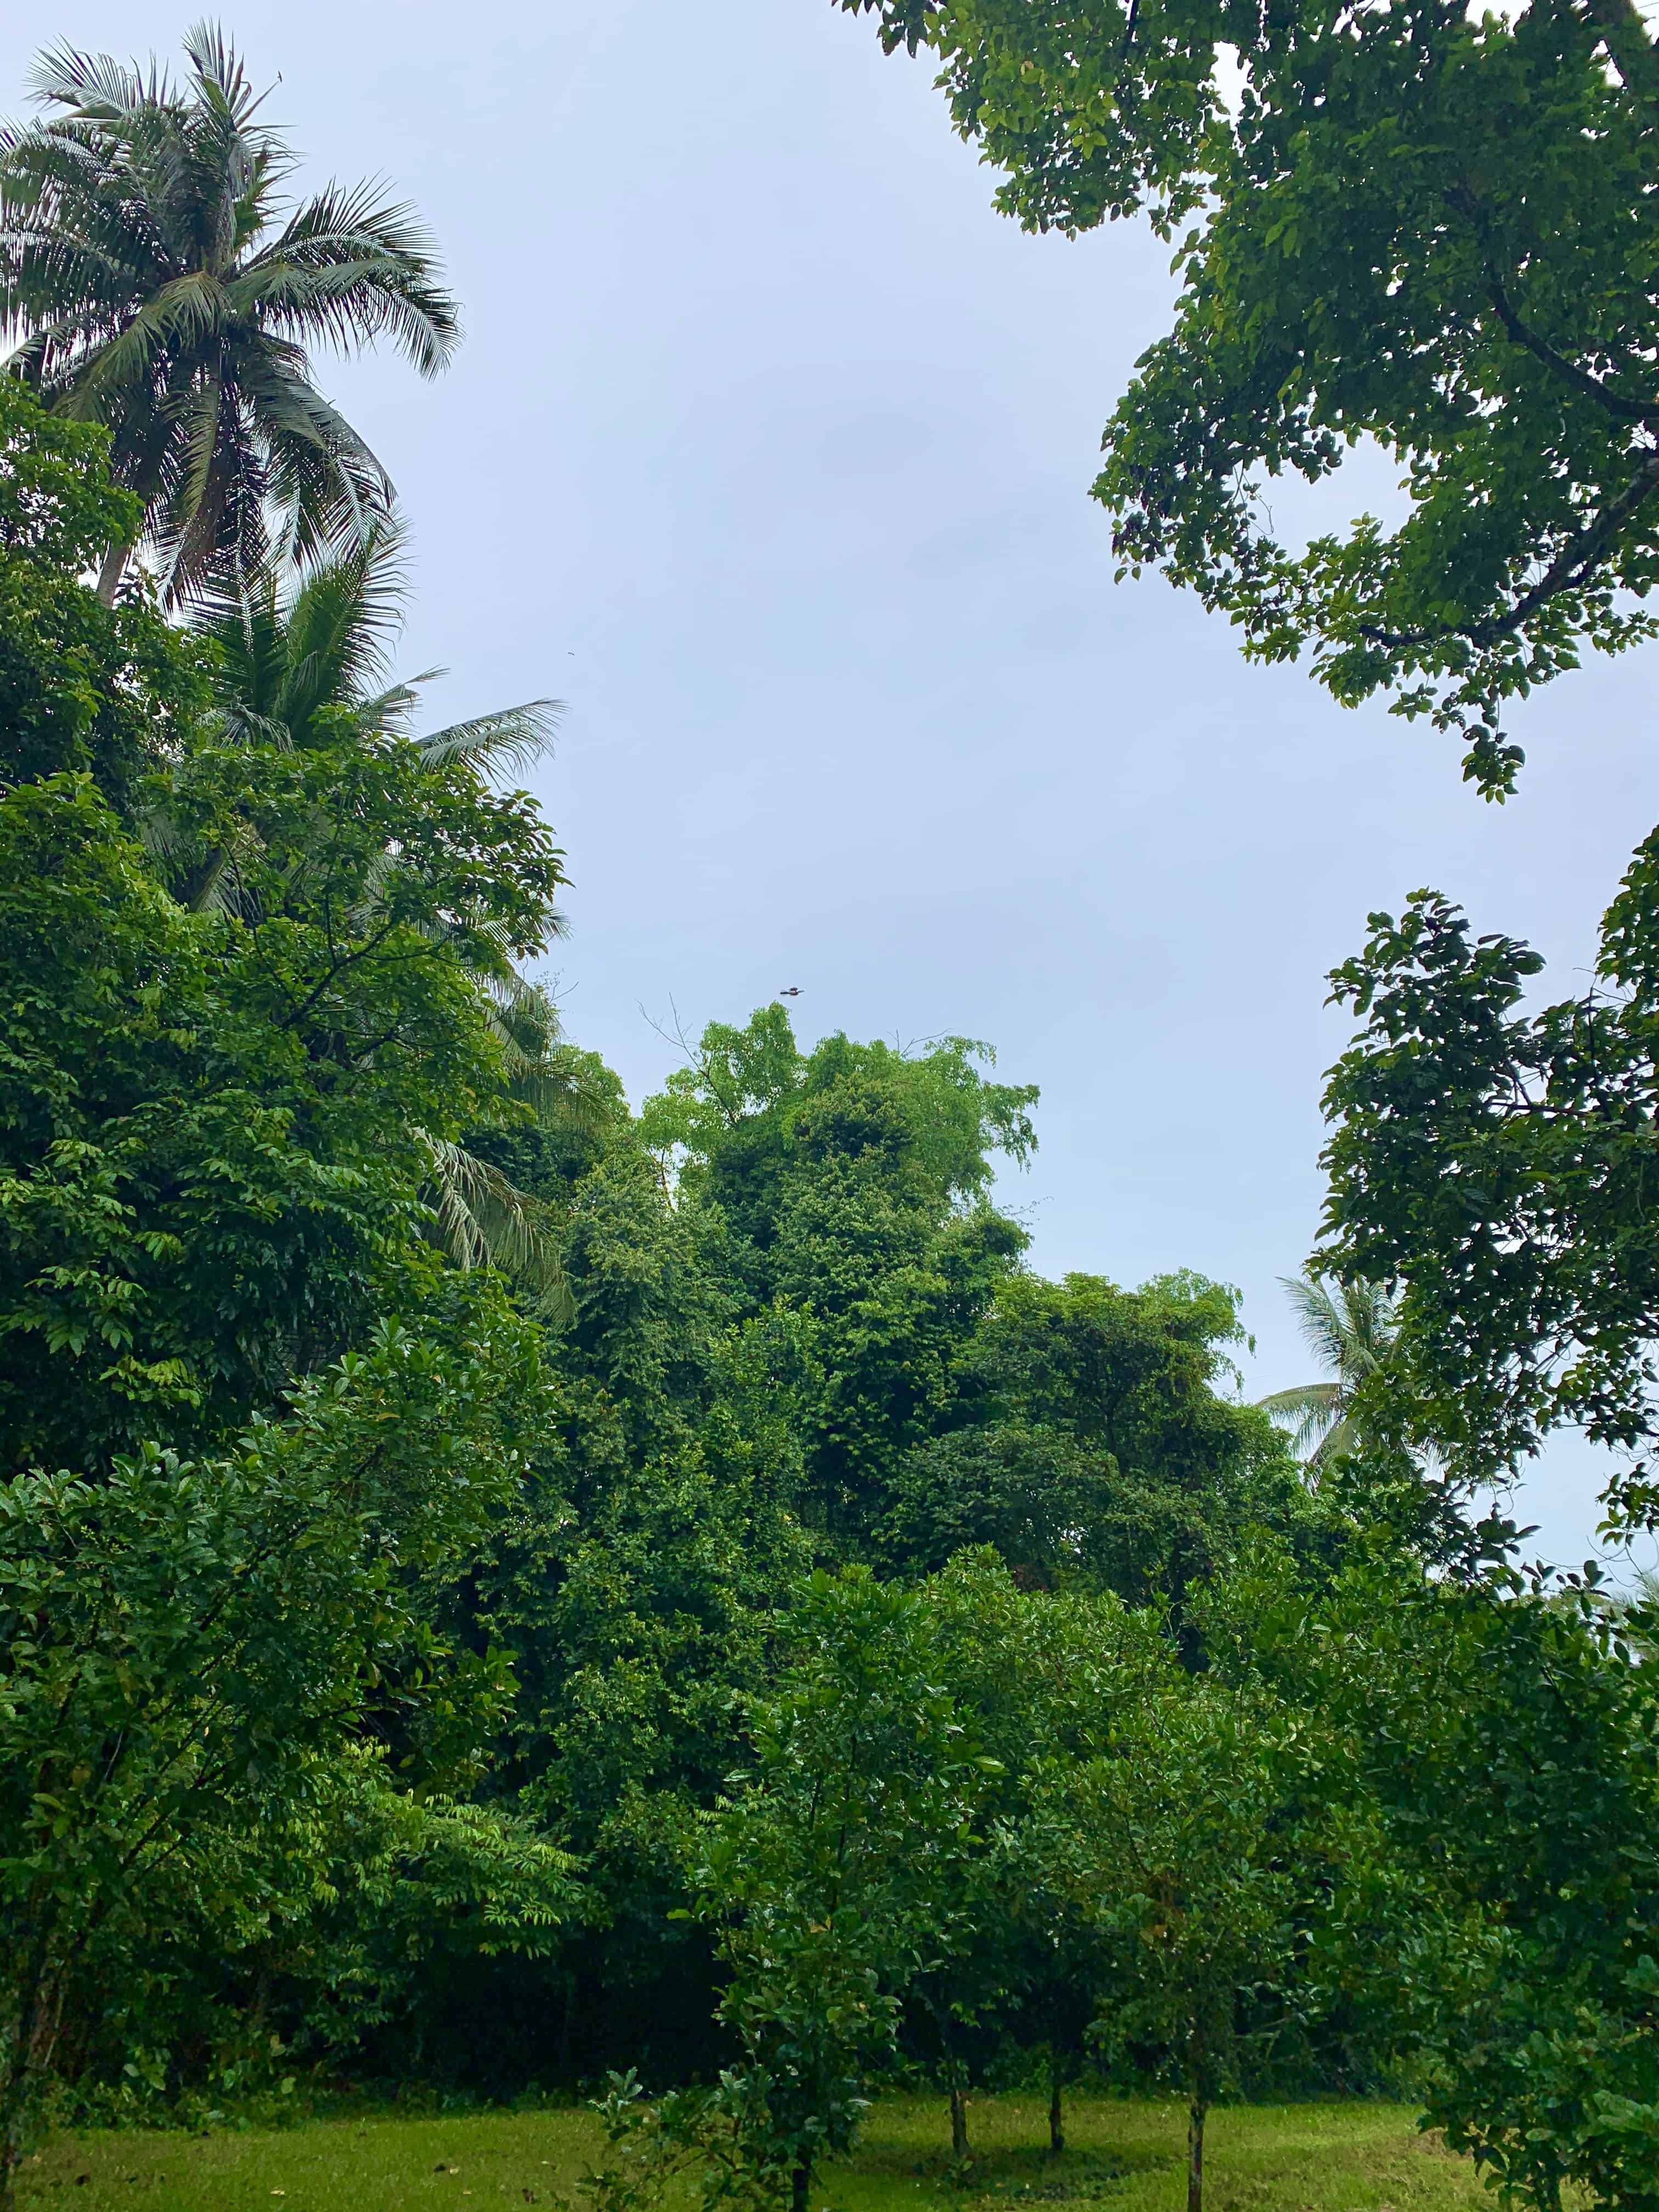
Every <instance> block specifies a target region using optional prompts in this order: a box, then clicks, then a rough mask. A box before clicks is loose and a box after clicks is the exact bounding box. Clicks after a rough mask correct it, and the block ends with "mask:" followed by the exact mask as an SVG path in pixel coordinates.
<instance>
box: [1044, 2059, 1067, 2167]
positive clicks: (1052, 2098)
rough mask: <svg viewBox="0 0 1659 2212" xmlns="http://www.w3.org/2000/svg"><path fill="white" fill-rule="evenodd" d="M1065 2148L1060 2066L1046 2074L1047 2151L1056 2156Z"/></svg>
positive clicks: (1064, 2115)
mask: <svg viewBox="0 0 1659 2212" xmlns="http://www.w3.org/2000/svg"><path fill="white" fill-rule="evenodd" d="M1065 2148H1066V2112H1065V2107H1064V2106H1063V2105H1062V2104H1061V2102H1060V2068H1059V2067H1058V2065H1056V2066H1055V2067H1054V2069H1052V2071H1051V2072H1050V2074H1049V2075H1048V2153H1049V2155H1050V2157H1052V2158H1058V2157H1059V2156H1060V2153H1061V2151H1063V2150H1064V2149H1065Z"/></svg>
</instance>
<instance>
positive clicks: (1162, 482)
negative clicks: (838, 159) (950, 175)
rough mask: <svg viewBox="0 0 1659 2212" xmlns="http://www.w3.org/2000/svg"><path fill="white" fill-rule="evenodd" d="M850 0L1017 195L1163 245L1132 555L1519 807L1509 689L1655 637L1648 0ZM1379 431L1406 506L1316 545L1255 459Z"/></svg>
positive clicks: (1655, 64) (1311, 451)
mask: <svg viewBox="0 0 1659 2212" xmlns="http://www.w3.org/2000/svg"><path fill="white" fill-rule="evenodd" d="M839 4H840V5H842V7H844V8H847V9H853V10H855V11H856V10H861V9H869V10H870V11H872V12H873V13H874V14H876V15H877V16H878V19H879V22H880V27H881V32H882V36H883V39H884V43H885V44H886V45H887V46H888V47H889V48H890V49H891V48H892V47H894V46H899V45H907V46H908V47H909V48H910V50H911V51H912V52H915V50H916V49H917V48H918V47H921V46H926V47H927V48H928V49H930V50H931V51H932V52H933V53H934V54H936V55H937V56H938V58H939V63H940V64H941V74H940V78H939V82H940V84H941V86H942V87H943V88H944V89H945V92H946V93H947V94H948V96H949V99H950V103H951V114H952V117H953V118H954V120H955V122H956V125H957V129H958V130H959V131H961V132H962V133H963V136H964V137H967V138H968V139H969V140H970V141H971V142H973V143H975V144H976V145H977V146H979V147H980V148H981V149H982V151H983V154H984V156H985V158H986V160H987V161H989V162H990V163H992V164H993V165H994V167H997V168H999V169H1000V170H1001V171H1002V172H1003V173H1004V176H1005V179H1006V181H1005V182H1004V183H1003V184H1002V185H1001V187H1000V190H999V192H998V194H997V202H998V205H999V206H1000V208H1001V209H1002V210H1004V211H1005V212H1006V213H1008V214H1011V215H1013V216H1016V217H1017V218H1018V220H1019V221H1020V222H1022V223H1024V224H1025V225H1026V226H1027V227H1028V228H1032V229H1042V230H1046V229H1048V228H1058V229H1060V230H1063V231H1066V232H1067V233H1075V232H1078V231H1081V230H1086V229H1090V228H1093V227H1094V226H1095V225H1097V224H1098V223H1100V222H1104V221H1106V220H1108V219H1116V218H1118V217H1121V216H1133V215H1135V214H1137V213H1139V212H1142V211H1145V212H1146V213H1148V214H1149V215H1150V216H1151V219H1152V224H1153V227H1154V228H1155V229H1156V230H1157V232H1158V234H1159V235H1160V236H1161V237H1164V238H1166V239H1173V238H1179V240H1180V246H1179V252H1178V255H1177V267H1178V269H1179V270H1180V272H1181V275H1182V280H1183V289H1182V295H1181V298H1180V301H1179V303H1178V306H1177V307H1176V318H1175V325H1174V328H1173V329H1172V330H1171V331H1170V334H1169V335H1168V336H1167V337H1164V338H1162V339H1161V340H1159V341H1158V343H1157V344H1155V345H1154V346H1152V348H1151V349H1150V350H1149V351H1148V352H1147V353H1146V355H1145V356H1143V357H1142V359H1141V362H1140V363H1139V371H1138V374H1136V376H1135V378H1134V380H1133V382H1132V384H1131V385H1130V386H1129V388H1128V390H1127V392H1126V393H1125V394H1124V396H1123V398H1122V399H1121V401H1120V402H1119V404H1118V406H1117V409H1116V411H1115V414H1114V415H1113V416H1112V418H1111V421H1110V422H1109V426H1108V428H1107V431H1106V436H1105V453H1106V461H1105V466H1104V468H1103V471H1102V472H1101V474H1100V476H1099V477H1098V478H1097V481H1096V483H1095V487H1094V489H1095V494H1096V496H1097V498H1099V499H1100V500H1101V501H1102V502H1103V504H1104V506H1105V507H1106V508H1107V510H1108V512H1109V513H1110V515H1111V516H1112V518H1113V521H1114V525H1115V546H1116V550H1117V552H1118V555H1119V557H1120V560H1121V564H1122V566H1121V571H1120V573H1122V572H1124V571H1127V570H1130V569H1133V570H1136V571H1138V570H1139V568H1141V566H1142V565H1143V564H1146V565H1150V566H1152V567H1155V568H1160V569H1162V570H1163V571H1164V574H1166V575H1168V576H1169V577H1170V580H1172V581H1174V582H1176V583H1177V584H1183V585H1186V586H1190V587H1191V588H1192V589H1194V590H1195V591H1196V592H1198V594H1199V596H1200V599H1202V600H1203V601H1204V603H1205V605H1206V606H1209V607H1212V608H1214V609H1217V610H1218V611H1221V612H1223V613H1225V614H1226V615H1227V616H1228V617H1229V618H1230V620H1231V622H1232V623H1234V624H1235V625H1236V626H1237V628H1238V629H1240V630H1241V632H1242V633H1243V641H1244V647H1245V651H1246V652H1247V653H1249V654H1250V655H1251V656H1253V657H1254V658H1256V659H1262V660H1269V661H1276V660H1285V659H1295V658H1297V656H1298V655H1299V654H1301V653H1304V652H1307V653H1310V654H1311V656H1312V659H1313V666H1314V671H1315V673H1316V675H1317V676H1318V677H1319V678H1320V680H1321V681H1322V683H1323V684H1325V685H1326V686H1327V687H1328V690H1330V691H1331V693H1332V694H1333V696H1334V697H1335V698H1337V699H1338V700H1339V701H1340V702H1343V703H1344V704H1345V705H1352V704H1354V703H1357V702H1358V701H1360V700H1362V699H1364V698H1367V697H1369V696H1371V695H1372V694H1373V693H1375V692H1376V691H1378V690H1389V689H1391V690H1393V691H1394V693H1395V711H1396V712H1398V713H1401V714H1406V715H1408V716H1410V715H1418V714H1432V715H1433V717H1434V719H1435V720H1436V722H1437V724H1438V725H1439V726H1442V727H1455V728H1458V729H1461V730H1462V732H1464V734H1465V736H1466V737H1467V738H1468V740H1469V750H1468V757H1467V761H1466V763H1465V773H1466V774H1467V775H1469V776H1471V777H1473V778H1474V780H1475V781H1476V782H1477V783H1478V784H1479V785H1480V787H1481V788H1482V790H1484V791H1485V792H1486V793H1487V794H1488V795H1489V796H1500V797H1501V796H1502V795H1503V793H1504V792H1505V791H1507V790H1508V789H1509V788H1510V786H1511V785H1512V783H1513V781H1514V776H1515V773H1516V768H1517V767H1518V765H1519V763H1520V760H1521V754H1520V752H1519V750H1518V749H1517V748H1516V746H1514V745H1513V744H1509V743H1507V742H1505V740H1504V738H1503V736H1502V735H1501V733H1500V732H1499V728H1498V716H1499V714H1500V710H1501V708H1502V707H1503V704H1504V702H1505V701H1506V700H1509V699H1512V698H1514V697H1516V696H1523V695H1524V694H1525V693H1526V692H1527V691H1528V690H1529V689H1530V688H1531V687H1532V686H1533V685H1534V684H1538V683H1541V682H1542V681H1544V680H1545V679H1546V678H1550V677H1553V676H1554V675H1556V674H1557V673H1559V671H1561V670H1563V669H1565V668H1570V667H1571V666H1573V665H1575V663H1576V661H1577V656H1578V653H1579V650H1580V648H1581V647H1582V646H1583V645H1584V644H1585V643H1589V644H1591V645H1594V646H1596V647H1601V648H1602V649H1605V650H1607V651H1617V650H1620V649H1621V648H1622V647H1627V646H1630V645H1632V644H1634V643H1635V642H1636V641H1638V640H1641V639H1644V638H1647V637H1650V636H1651V635H1653V634H1654V618H1653V617H1652V616H1650V614H1648V613H1647V612H1645V611H1644V610H1643V609H1642V608H1641V607H1640V606H1639V605H1632V597H1631V595H1632V594H1633V595H1634V596H1635V598H1636V599H1640V598H1641V597H1642V596H1643V595H1644V594H1645V593H1646V592H1647V591H1648V590H1649V589H1650V587H1651V586H1652V585H1653V584H1654V582H1655V581H1656V580H1659V498H1656V497H1655V494H1656V491H1659V404H1656V401H1655V398H1654V394H1653V389H1652V377H1651V374H1650V364H1651V361H1652V356H1653V350H1654V347H1655V344H1656V342H1659V294H1656V291H1655V288H1654V284H1653V270H1654V266H1655V258H1656V253H1659V202H1656V196H1655V194H1654V192H1653V190H1652V183H1653V175H1654V167H1655V162H1656V158H1659V53H1656V50H1655V48H1654V46H1653V45H1652V43H1651V40H1650V36H1649V33H1648V31H1647V29H1646V28H1645V27H1644V23H1643V21H1642V18H1641V16H1640V15H1639V14H1638V10H1637V9H1636V8H1635V6H1634V5H1633V4H1632V0H1529V4H1528V5H1524V6H1521V7H1517V8H1512V9H1510V8H1506V9H1501V10H1499V9H1493V10H1490V11H1474V10H1471V9H1466V8H1464V7H1462V6H1459V5H1455V4H1448V0H1404V4H1401V5H1399V6H1390V7H1388V8H1374V7H1370V6H1367V5H1364V4H1360V0H1338V4H1336V5H1334V6H1330V7H1326V6H1322V5H1316V4H1314V0H1290V4H1288V5H1286V6H1284V7H1274V8H1271V9H1263V8H1261V7H1259V6H1258V5H1257V4H1256V0H839ZM1591 146H1593V147H1594V149H1595V154H1594V158H1590V157H1589V156H1587V155H1586V152H1585V149H1586V147H1591ZM1362 442H1371V443H1374V444H1375V445H1376V446H1378V447H1381V448H1382V450H1383V453H1385V454H1386V455H1387V456H1388V458H1389V459H1390V460H1391V461H1393V462H1394V463H1395V464H1396V465H1397V468H1398V471H1399V475H1400V478H1401V489H1402V490H1403V492H1404V495H1405V503H1406V512H1405V514H1404V516H1403V519H1401V520H1398V521H1397V522H1391V521H1389V520H1387V519H1384V520H1377V519H1376V518H1374V517H1370V516H1362V517H1361V518H1360V519H1359V520H1358V521H1356V522H1354V523H1352V525H1351V526H1348V527H1347V528H1346V530H1337V531H1330V532H1327V531H1325V530H1321V532H1319V534H1318V535H1316V537H1315V538H1313V540H1312V542H1311V544H1309V545H1307V546H1306V547H1305V549H1303V550H1297V547H1296V546H1295V545H1294V544H1293V543H1292V542H1291V540H1290V539H1289V538H1288V537H1287V536H1285V535H1283V534H1281V533H1280V532H1277V531H1276V530H1275V528H1274V526H1273V519H1272V516H1271V513H1270V511H1269V509H1268V507H1267V504H1266V501H1265V500H1264V498H1263V489H1264V486H1263V479H1264V477H1266V478H1272V477H1278V476H1280V475H1283V474H1285V473H1287V472H1291V471H1294V472H1295V473H1297V474H1298V475H1300V476H1302V477H1305V478H1307V479H1308V480H1309V481H1310V482H1312V483H1318V482H1321V481H1322V480H1323V479H1326V478H1328V477H1332V476H1333V475H1334V473H1335V471H1337V470H1338V469H1339V468H1340V465H1341V464H1342V462H1343V461H1344V460H1345V459H1346V458H1347V457H1348V455H1349V454H1350V453H1351V452H1352V450H1353V449H1354V447H1356V446H1358V445H1359V444H1361V443H1362Z"/></svg>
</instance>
